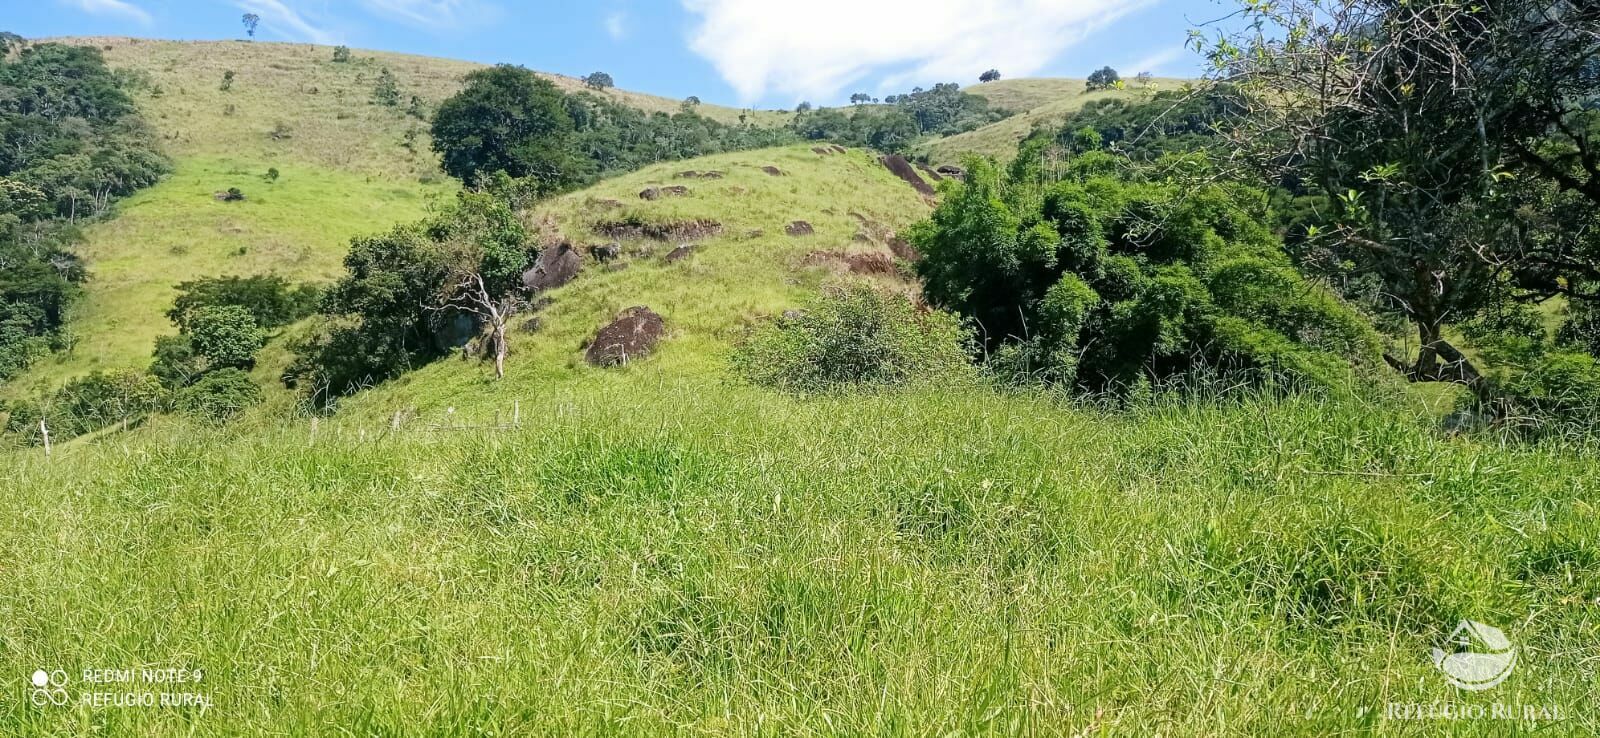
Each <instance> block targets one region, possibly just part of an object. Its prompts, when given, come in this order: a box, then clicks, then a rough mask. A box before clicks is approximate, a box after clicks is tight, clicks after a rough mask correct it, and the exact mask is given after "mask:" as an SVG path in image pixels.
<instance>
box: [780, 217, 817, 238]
mask: <svg viewBox="0 0 1600 738" xmlns="http://www.w3.org/2000/svg"><path fill="white" fill-rule="evenodd" d="M783 232H784V233H787V234H789V235H791V236H796V237H799V236H809V235H812V234H814V233H816V232H817V229H815V228H812V227H811V224H810V223H807V222H805V221H803V220H797V221H795V222H793V223H790V224H789V225H788V227H786V228H784V229H783Z"/></svg>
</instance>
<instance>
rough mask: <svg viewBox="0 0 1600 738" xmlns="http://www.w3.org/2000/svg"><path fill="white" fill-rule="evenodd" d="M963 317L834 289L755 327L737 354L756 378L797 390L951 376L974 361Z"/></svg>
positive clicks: (853, 289) (745, 372)
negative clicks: (793, 311) (795, 309)
mask: <svg viewBox="0 0 1600 738" xmlns="http://www.w3.org/2000/svg"><path fill="white" fill-rule="evenodd" d="M970 342H971V334H970V332H969V331H968V330H967V329H966V328H965V327H964V326H962V324H961V322H960V320H958V319H957V318H955V317H954V316H951V315H949V314H947V313H941V312H938V311H927V312H924V311H919V310H918V309H917V306H916V305H914V304H912V302H911V300H910V299H908V298H907V297H906V296H905V295H903V294H898V293H889V292H884V291H881V290H879V289H875V288H873V287H870V286H863V285H858V286H849V287H842V288H835V289H833V290H830V291H828V292H826V293H824V296H823V297H822V298H821V299H818V300H815V301H813V302H812V303H811V304H810V305H809V306H808V307H807V308H806V309H805V310H802V311H799V312H797V313H795V314H792V315H784V316H781V317H779V318H778V319H776V320H774V321H772V322H770V323H766V324H764V325H762V326H761V327H760V328H758V329H756V330H755V331H754V332H753V333H752V334H751V335H750V336H749V337H748V338H747V339H746V340H745V342H744V343H743V344H741V345H740V347H739V349H738V351H737V352H736V353H735V354H734V357H733V369H734V371H735V372H736V373H738V374H739V375H740V376H742V377H744V378H745V379H746V380H748V381H750V382H754V383H756V384H760V385H766V386H770V387H776V388H779V389H783V390H788V391H791V392H798V393H819V392H828V391H833V390H839V389H849V388H868V389H870V388H882V387H899V386H905V385H911V384H916V383H924V382H937V381H941V380H943V381H948V380H950V379H953V378H955V377H958V376H960V375H961V374H962V373H963V371H964V370H966V369H968V368H969V367H970V365H969V363H968V357H969V356H970V352H971V346H970Z"/></svg>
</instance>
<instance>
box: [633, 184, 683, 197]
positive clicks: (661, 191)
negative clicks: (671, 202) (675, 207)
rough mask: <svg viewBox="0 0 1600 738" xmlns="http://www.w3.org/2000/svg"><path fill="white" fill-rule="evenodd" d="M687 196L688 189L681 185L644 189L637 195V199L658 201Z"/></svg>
mask: <svg viewBox="0 0 1600 738" xmlns="http://www.w3.org/2000/svg"><path fill="white" fill-rule="evenodd" d="M688 194H689V188H688V187H684V186H683V185H671V186H668V187H648V188H645V190H644V191H643V192H640V193H639V197H641V198H643V199H645V200H659V199H661V198H663V197H686V196H688Z"/></svg>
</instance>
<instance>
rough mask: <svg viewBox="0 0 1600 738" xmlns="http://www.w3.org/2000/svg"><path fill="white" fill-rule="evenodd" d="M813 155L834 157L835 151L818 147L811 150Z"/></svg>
mask: <svg viewBox="0 0 1600 738" xmlns="http://www.w3.org/2000/svg"><path fill="white" fill-rule="evenodd" d="M811 153H813V154H817V155H818V156H833V149H830V148H827V147H825V146H817V147H814V148H812V149H811Z"/></svg>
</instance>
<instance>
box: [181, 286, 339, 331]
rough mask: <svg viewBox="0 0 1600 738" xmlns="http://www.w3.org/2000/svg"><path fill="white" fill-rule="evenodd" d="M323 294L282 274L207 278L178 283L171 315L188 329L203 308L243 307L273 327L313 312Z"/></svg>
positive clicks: (252, 315) (268, 327)
mask: <svg viewBox="0 0 1600 738" xmlns="http://www.w3.org/2000/svg"><path fill="white" fill-rule="evenodd" d="M320 297H321V293H320V291H319V290H318V289H317V288H316V287H315V286H313V285H299V286H296V285H294V284H292V283H290V282H289V281H288V280H286V279H284V278H282V277H278V276H266V275H257V276H249V277H232V276H229V277H207V278H204V279H197V280H193V281H190V282H184V283H182V284H179V285H178V297H177V299H175V300H174V301H173V306H172V309H171V310H168V311H167V318H168V319H170V320H171V321H172V322H173V323H174V324H176V325H177V326H178V329H179V330H180V331H188V330H189V328H190V326H191V325H192V324H193V322H194V320H195V316H196V315H197V314H198V313H199V311H201V310H203V309H205V308H211V307H230V306H231V307H239V308H243V309H244V310H245V312H247V313H249V314H250V316H251V317H253V318H254V319H255V321H256V323H257V324H258V325H259V326H260V327H261V328H263V329H265V330H272V329H275V328H281V327H283V326H286V325H288V324H290V323H293V322H295V321H297V320H300V319H302V318H305V317H307V316H309V315H311V314H312V313H313V312H315V310H316V307H317V301H318V300H319V299H320Z"/></svg>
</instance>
